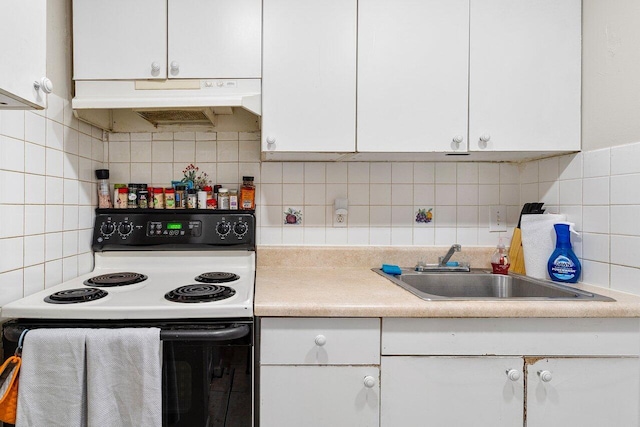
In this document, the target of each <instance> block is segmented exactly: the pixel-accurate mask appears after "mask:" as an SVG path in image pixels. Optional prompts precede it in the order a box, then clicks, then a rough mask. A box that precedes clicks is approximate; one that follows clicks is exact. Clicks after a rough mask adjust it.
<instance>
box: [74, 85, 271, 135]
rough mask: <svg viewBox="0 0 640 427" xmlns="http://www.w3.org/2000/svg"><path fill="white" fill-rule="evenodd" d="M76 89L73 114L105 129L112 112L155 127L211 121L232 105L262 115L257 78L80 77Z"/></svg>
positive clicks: (110, 125)
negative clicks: (123, 78)
mask: <svg viewBox="0 0 640 427" xmlns="http://www.w3.org/2000/svg"><path fill="white" fill-rule="evenodd" d="M75 90H76V93H75V96H74V98H73V99H72V101H71V106H72V108H73V109H74V112H75V114H76V116H77V117H78V118H79V119H81V120H84V121H87V122H90V123H92V124H94V125H96V126H99V127H101V128H103V129H107V130H114V129H113V116H114V114H113V113H114V112H117V113H118V115H119V117H125V118H126V119H125V120H124V121H127V122H134V120H139V118H142V119H144V120H145V121H146V122H147V123H148V124H150V125H152V126H153V127H155V128H159V127H164V126H175V125H181V126H187V127H198V126H215V125H216V121H217V120H216V118H217V116H218V115H231V114H233V113H234V108H236V107H238V108H241V109H244V110H246V111H248V112H250V113H252V114H255V115H256V116H260V114H261V81H260V79H183V80H181V79H170V80H101V81H97V80H84V81H76V82H75ZM129 116H132V117H136V118H135V119H134V118H131V117H129ZM121 121H123V120H121Z"/></svg>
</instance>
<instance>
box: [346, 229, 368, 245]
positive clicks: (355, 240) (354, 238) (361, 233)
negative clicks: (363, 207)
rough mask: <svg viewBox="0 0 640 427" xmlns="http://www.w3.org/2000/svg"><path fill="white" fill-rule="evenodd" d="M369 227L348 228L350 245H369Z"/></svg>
mask: <svg viewBox="0 0 640 427" xmlns="http://www.w3.org/2000/svg"><path fill="white" fill-rule="evenodd" d="M369 230H370V229H369V228H361V227H355V228H349V229H347V242H348V244H349V245H356V246H357V245H368V244H369V234H370V231H369Z"/></svg>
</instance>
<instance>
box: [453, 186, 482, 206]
mask: <svg viewBox="0 0 640 427" xmlns="http://www.w3.org/2000/svg"><path fill="white" fill-rule="evenodd" d="M456 193H457V194H456V199H457V204H458V205H467V206H468V205H477V204H478V201H479V185H478V184H458V185H457V187H456Z"/></svg>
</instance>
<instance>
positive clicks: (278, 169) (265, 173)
mask: <svg viewBox="0 0 640 427" xmlns="http://www.w3.org/2000/svg"><path fill="white" fill-rule="evenodd" d="M260 179H261V182H262V183H263V184H279V183H282V163H270V162H262V170H261V171H260ZM293 182H295V181H293ZM298 182H301V181H298Z"/></svg>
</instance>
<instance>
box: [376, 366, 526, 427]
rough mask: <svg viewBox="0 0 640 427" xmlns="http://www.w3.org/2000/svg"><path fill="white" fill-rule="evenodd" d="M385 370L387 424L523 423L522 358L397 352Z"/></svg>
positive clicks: (383, 394) (383, 419)
mask: <svg viewBox="0 0 640 427" xmlns="http://www.w3.org/2000/svg"><path fill="white" fill-rule="evenodd" d="M380 369H381V372H382V376H381V383H382V387H381V391H380V392H381V402H380V405H381V407H380V409H381V411H380V413H381V419H380V425H381V426H382V427H395V426H403V427H412V426H416V427H422V426H425V425H427V424H426V423H427V422H428V425H433V426H492V427H498V426H514V427H515V426H522V421H523V416H524V415H523V409H524V396H523V395H524V375H522V370H523V360H522V358H518V357H427V356H421V357H413V356H395V357H383V358H382V364H381V367H380ZM509 372H511V375H512V378H511V379H510V378H509V376H508V373H509Z"/></svg>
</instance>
